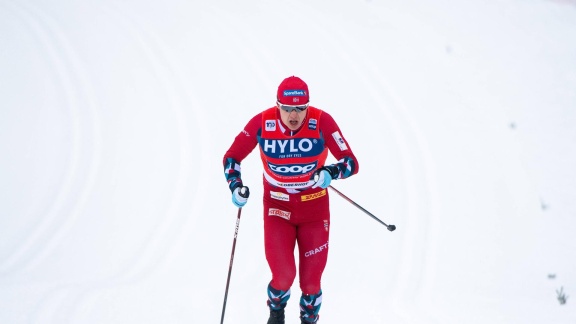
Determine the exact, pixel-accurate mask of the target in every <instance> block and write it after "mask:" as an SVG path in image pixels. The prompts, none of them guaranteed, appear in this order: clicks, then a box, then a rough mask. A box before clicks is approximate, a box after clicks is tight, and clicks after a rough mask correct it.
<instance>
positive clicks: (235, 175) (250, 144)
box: [222, 114, 262, 192]
mask: <svg viewBox="0 0 576 324" xmlns="http://www.w3.org/2000/svg"><path fill="white" fill-rule="evenodd" d="M261 125H262V114H258V115H256V116H254V117H253V118H252V119H251V120H250V121H249V122H248V124H246V127H244V129H243V130H242V131H241V132H240V133H239V134H238V135H237V136H236V138H235V139H234V142H233V143H232V145H231V146H230V148H229V149H228V151H226V154H224V158H223V161H222V162H223V164H224V176H225V177H226V181H227V182H228V188H230V191H232V192H234V189H236V188H238V187H242V178H241V170H240V163H241V162H242V160H244V158H246V156H248V154H250V152H252V150H254V148H255V147H256V145H257V144H258V140H257V138H256V134H257V133H258V129H259V128H260V127H261Z"/></svg>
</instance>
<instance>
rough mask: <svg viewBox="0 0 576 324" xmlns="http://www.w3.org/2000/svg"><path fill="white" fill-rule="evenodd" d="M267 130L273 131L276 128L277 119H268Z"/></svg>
mask: <svg viewBox="0 0 576 324" xmlns="http://www.w3.org/2000/svg"><path fill="white" fill-rule="evenodd" d="M265 125H266V131H268V132H273V131H275V130H276V121H275V120H267V121H266V123H265Z"/></svg>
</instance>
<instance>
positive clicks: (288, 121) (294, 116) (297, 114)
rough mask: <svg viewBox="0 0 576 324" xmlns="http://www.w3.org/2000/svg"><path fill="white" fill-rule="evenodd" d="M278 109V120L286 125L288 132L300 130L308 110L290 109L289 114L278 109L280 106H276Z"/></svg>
mask: <svg viewBox="0 0 576 324" xmlns="http://www.w3.org/2000/svg"><path fill="white" fill-rule="evenodd" d="M277 106H278V109H279V110H280V118H281V119H282V122H283V123H284V125H286V126H287V127H288V128H289V129H290V130H297V129H298V128H300V126H301V125H302V123H303V122H304V120H305V119H306V112H307V111H308V109H305V110H298V109H292V110H291V111H290V112H287V111H286V110H284V109H282V108H280V104H278V105H277Z"/></svg>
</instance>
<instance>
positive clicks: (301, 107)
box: [277, 102, 308, 113]
mask: <svg viewBox="0 0 576 324" xmlns="http://www.w3.org/2000/svg"><path fill="white" fill-rule="evenodd" d="M277 104H278V107H280V109H282V110H284V111H285V112H287V113H291V112H292V111H294V110H296V112H302V111H304V110H306V109H307V108H308V104H304V105H296V106H292V105H283V104H281V103H279V102H278V103H277Z"/></svg>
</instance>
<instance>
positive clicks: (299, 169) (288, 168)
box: [268, 161, 318, 176]
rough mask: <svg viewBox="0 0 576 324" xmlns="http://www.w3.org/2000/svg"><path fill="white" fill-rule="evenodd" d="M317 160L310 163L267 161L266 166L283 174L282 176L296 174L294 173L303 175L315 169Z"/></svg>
mask: <svg viewBox="0 0 576 324" xmlns="http://www.w3.org/2000/svg"><path fill="white" fill-rule="evenodd" d="M317 165H318V162H316V161H315V162H314V163H310V164H281V165H275V164H272V163H270V162H268V167H269V168H270V170H272V171H273V172H274V173H276V174H279V175H283V176H296V175H303V174H306V173H308V172H310V171H312V170H315V169H316V166H317Z"/></svg>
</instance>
